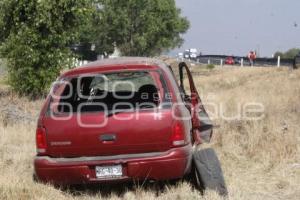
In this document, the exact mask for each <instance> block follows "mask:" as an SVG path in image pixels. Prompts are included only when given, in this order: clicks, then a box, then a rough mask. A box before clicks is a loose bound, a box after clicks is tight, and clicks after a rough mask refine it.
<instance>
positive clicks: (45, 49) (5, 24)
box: [0, 0, 89, 97]
mask: <svg viewBox="0 0 300 200" xmlns="http://www.w3.org/2000/svg"><path fill="white" fill-rule="evenodd" d="M87 2H88V1H85V0H78V1H73V0H59V1H38V0H30V1H28V0H20V1H11V0H2V1H1V2H0V21H1V23H0V42H2V45H1V49H0V52H1V54H2V56H3V57H5V58H6V59H7V67H8V72H9V83H10V85H11V86H12V88H13V89H14V90H15V91H16V92H17V93H19V94H21V95H29V96H31V97H38V96H40V95H43V94H44V93H45V92H46V90H47V89H48V87H49V85H50V84H51V82H52V81H54V80H55V78H56V77H57V76H58V75H59V73H60V70H61V69H62V68H63V67H70V66H71V62H70V61H71V60H72V59H71V58H72V54H71V52H70V51H69V48H68V45H70V44H71V43H73V42H75V41H76V38H78V35H79V32H78V31H79V30H80V29H79V28H78V27H79V26H80V25H81V24H84V23H83V22H84V20H85V15H86V14H85V13H87V7H88V5H89V4H88V3H87Z"/></svg>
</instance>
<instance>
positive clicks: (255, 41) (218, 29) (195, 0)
mask: <svg viewBox="0 0 300 200" xmlns="http://www.w3.org/2000/svg"><path fill="white" fill-rule="evenodd" d="M176 3H177V7H178V8H180V9H181V10H182V15H183V16H185V17H187V18H188V19H189V21H190V23H191V27H190V29H189V30H188V32H187V33H186V34H184V35H183V38H184V39H185V42H184V43H183V45H182V47H181V48H179V49H174V50H173V51H171V52H170V53H171V54H173V55H174V54H177V53H178V52H182V51H184V50H185V49H189V48H197V49H198V50H199V51H201V53H202V54H226V55H236V56H244V55H246V54H247V53H248V52H249V51H250V50H256V51H258V53H259V55H260V56H262V57H270V56H272V54H274V53H275V52H276V51H278V50H279V51H286V50H288V49H290V48H294V47H298V48H300V0H176Z"/></svg>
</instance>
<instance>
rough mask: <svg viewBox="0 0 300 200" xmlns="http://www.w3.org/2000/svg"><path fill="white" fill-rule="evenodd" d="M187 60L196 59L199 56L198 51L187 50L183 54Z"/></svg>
mask: <svg viewBox="0 0 300 200" xmlns="http://www.w3.org/2000/svg"><path fill="white" fill-rule="evenodd" d="M183 55H184V58H185V59H196V58H197V56H198V50H197V49H187V50H185V51H184V53H183Z"/></svg>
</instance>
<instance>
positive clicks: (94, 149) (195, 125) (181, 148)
mask: <svg viewBox="0 0 300 200" xmlns="http://www.w3.org/2000/svg"><path fill="white" fill-rule="evenodd" d="M179 75H180V80H179V81H177V80H176V76H175V75H174V72H173V70H172V68H171V67H169V66H168V65H167V64H165V63H163V62H162V61H159V60H155V59H148V58H118V59H109V60H102V61H97V62H93V63H89V64H87V65H86V66H83V67H80V68H76V69H72V70H70V71H68V72H65V73H64V74H63V75H61V76H60V77H59V78H58V82H57V84H55V85H54V86H53V88H52V90H51V93H50V95H49V96H48V97H47V99H46V101H45V104H44V106H43V108H42V111H41V113H40V116H39V120H38V125H37V130H36V148H37V156H36V157H35V160H34V169H35V174H34V178H35V180H39V181H41V182H46V183H54V184H58V185H74V184H91V183H107V182H122V181H141V182H143V181H148V180H152V181H165V180H177V179H182V178H184V177H190V180H191V181H192V183H193V184H194V187H195V188H196V189H199V190H203V189H213V190H217V191H218V192H219V193H220V194H222V195H226V194H227V189H226V185H225V182H224V178H223V174H222V170H221V166H220V163H219V160H218V158H217V156H216V154H215V152H214V150H213V149H212V148H206V149H201V150H197V146H198V145H201V144H203V143H204V142H205V141H206V142H209V141H210V138H211V137H212V128H213V126H212V122H211V121H210V119H209V117H208V115H207V113H206V111H205V109H204V107H203V105H202V103H201V99H200V97H199V94H198V92H197V89H196V87H195V85H194V81H193V77H192V74H191V72H190V70H189V68H188V66H187V65H186V64H185V63H184V62H182V63H180V64H179ZM184 79H187V80H189V81H188V87H184V86H185V85H184V84H186V83H185V82H184ZM178 82H180V84H179V83H178ZM128 83H130V84H128ZM117 86H118V87H117ZM185 88H189V90H188V91H186V90H185Z"/></svg>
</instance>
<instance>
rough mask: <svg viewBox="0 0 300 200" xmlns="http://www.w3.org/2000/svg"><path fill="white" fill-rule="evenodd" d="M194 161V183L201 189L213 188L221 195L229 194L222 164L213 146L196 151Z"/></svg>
mask: <svg viewBox="0 0 300 200" xmlns="http://www.w3.org/2000/svg"><path fill="white" fill-rule="evenodd" d="M193 162H194V170H193V173H194V174H193V176H194V185H195V187H196V188H197V189H199V190H200V191H202V192H203V191H204V190H206V189H211V190H215V191H217V192H218V193H219V194H220V195H222V196H226V195H227V194H228V191H227V188H226V184H225V181H224V177H223V172H222V169H221V164H220V162H219V159H218V157H217V155H216V153H215V151H214V150H213V149H211V148H209V149H203V150H200V151H196V152H195V153H194V155H193Z"/></svg>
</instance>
